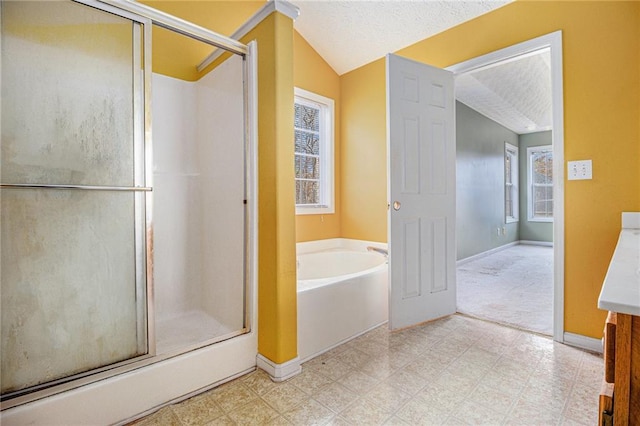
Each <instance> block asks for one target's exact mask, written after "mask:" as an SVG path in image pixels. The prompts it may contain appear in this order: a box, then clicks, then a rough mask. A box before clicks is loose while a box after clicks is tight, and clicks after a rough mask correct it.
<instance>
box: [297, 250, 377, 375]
mask: <svg viewBox="0 0 640 426" xmlns="http://www.w3.org/2000/svg"><path fill="white" fill-rule="evenodd" d="M367 247H377V248H382V249H386V248H387V247H386V244H382V243H373V242H369V241H359V240H347V239H341V238H336V239H330V240H320V241H311V242H306V243H298V245H297V254H298V356H299V357H300V360H301V361H302V362H304V361H305V360H308V359H310V358H313V357H315V356H317V355H319V354H321V353H323V352H325V351H328V350H329V349H331V348H333V347H335V346H337V345H339V344H341V343H344V342H345V341H347V340H350V339H353V338H354V337H357V336H359V335H360V334H362V333H364V332H366V331H368V330H370V329H372V328H375V327H377V326H379V325H381V324H384V323H385V322H386V321H387V319H388V298H389V289H388V288H389V286H388V270H387V269H388V265H387V259H386V258H385V257H384V256H383V255H381V254H379V253H376V252H369V251H367Z"/></svg>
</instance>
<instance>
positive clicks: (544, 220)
mask: <svg viewBox="0 0 640 426" xmlns="http://www.w3.org/2000/svg"><path fill="white" fill-rule="evenodd" d="M529 222H541V223H553V218H552V217H530V218H529Z"/></svg>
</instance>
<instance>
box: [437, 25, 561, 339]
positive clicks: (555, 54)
mask: <svg viewBox="0 0 640 426" xmlns="http://www.w3.org/2000/svg"><path fill="white" fill-rule="evenodd" d="M542 49H549V51H550V56H551V103H552V126H553V131H552V132H551V134H552V143H553V175H554V183H553V199H554V200H557V201H556V202H555V203H554V205H553V288H554V290H553V340H556V341H558V342H564V103H563V93H564V92H563V86H562V31H556V32H553V33H550V34H547V35H543V36H540V37H537V38H534V39H531V40H528V41H525V42H522V43H518V44H515V45H513V46H509V47H506V48H504V49H500V50H496V51H495V52H491V53H488V54H486V55H482V56H478V57H476V58H473V59H469V60H468V61H464V62H460V63H458V64H455V65H452V66H450V67H447V68H446V69H447V70H449V71H452V72H453V73H454V75H459V74H463V73H466V72H469V71H473V70H478V69H480V68H489V67H492V66H494V65H496V64H497V63H498V62H504V61H508V60H515V59H516V58H518V57H521V56H523V55H531V54H533V53H535V52H537V51H540V50H542Z"/></svg>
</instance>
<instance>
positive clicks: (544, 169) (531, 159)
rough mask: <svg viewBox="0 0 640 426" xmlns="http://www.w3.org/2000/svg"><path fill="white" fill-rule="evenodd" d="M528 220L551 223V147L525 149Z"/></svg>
mask: <svg viewBox="0 0 640 426" xmlns="http://www.w3.org/2000/svg"><path fill="white" fill-rule="evenodd" d="M527 167H528V169H529V170H528V201H529V208H528V210H529V220H531V221H534V222H552V221H553V151H552V148H551V145H545V146H536V147H531V148H527Z"/></svg>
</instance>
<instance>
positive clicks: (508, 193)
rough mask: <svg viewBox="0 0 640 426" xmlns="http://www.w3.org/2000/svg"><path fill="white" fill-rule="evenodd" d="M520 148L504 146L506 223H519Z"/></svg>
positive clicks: (507, 144)
mask: <svg viewBox="0 0 640 426" xmlns="http://www.w3.org/2000/svg"><path fill="white" fill-rule="evenodd" d="M518 199H519V197H518V147H517V146H513V145H511V144H510V143H505V144H504V221H505V223H511V222H517V221H518Z"/></svg>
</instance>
